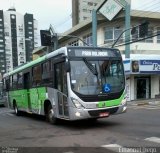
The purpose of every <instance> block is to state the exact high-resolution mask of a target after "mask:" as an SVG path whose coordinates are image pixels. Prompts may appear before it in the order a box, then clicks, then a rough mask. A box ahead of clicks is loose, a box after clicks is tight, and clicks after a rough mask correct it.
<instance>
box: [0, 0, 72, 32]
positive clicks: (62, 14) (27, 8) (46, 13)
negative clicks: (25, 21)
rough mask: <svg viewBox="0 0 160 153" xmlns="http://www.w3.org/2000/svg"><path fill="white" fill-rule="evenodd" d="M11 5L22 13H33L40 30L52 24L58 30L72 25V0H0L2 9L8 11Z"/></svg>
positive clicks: (0, 8)
mask: <svg viewBox="0 0 160 153" xmlns="http://www.w3.org/2000/svg"><path fill="white" fill-rule="evenodd" d="M11 6H14V7H15V8H16V11H17V12H18V13H20V14H25V13H30V14H33V15H34V18H35V19H36V20H38V27H39V30H40V29H44V30H45V29H48V28H49V25H50V24H52V26H53V28H54V29H55V30H56V32H61V31H62V32H64V31H66V30H67V29H68V28H70V27H71V23H72V20H71V13H72V10H71V8H72V5H71V0H0V10H3V11H7V10H8V9H9V8H10V7H11Z"/></svg>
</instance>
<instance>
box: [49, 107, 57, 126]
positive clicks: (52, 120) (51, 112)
mask: <svg viewBox="0 0 160 153" xmlns="http://www.w3.org/2000/svg"><path fill="white" fill-rule="evenodd" d="M47 121H48V122H49V123H51V124H57V123H58V119H57V118H56V117H55V114H54V110H53V108H52V106H51V105H49V106H48V110H47Z"/></svg>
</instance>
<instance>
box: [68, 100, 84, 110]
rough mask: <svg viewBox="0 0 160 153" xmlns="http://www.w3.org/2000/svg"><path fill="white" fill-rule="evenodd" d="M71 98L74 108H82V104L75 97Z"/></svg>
mask: <svg viewBox="0 0 160 153" xmlns="http://www.w3.org/2000/svg"><path fill="white" fill-rule="evenodd" d="M71 99H72V102H73V104H74V106H75V107H76V108H78V109H81V108H84V107H83V105H82V104H81V103H80V102H79V101H78V100H77V99H74V98H71Z"/></svg>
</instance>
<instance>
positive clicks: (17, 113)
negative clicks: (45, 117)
mask: <svg viewBox="0 0 160 153" xmlns="http://www.w3.org/2000/svg"><path fill="white" fill-rule="evenodd" d="M13 107H14V112H15V114H16V115H17V116H20V111H19V110H18V107H17V104H16V103H14V105H13Z"/></svg>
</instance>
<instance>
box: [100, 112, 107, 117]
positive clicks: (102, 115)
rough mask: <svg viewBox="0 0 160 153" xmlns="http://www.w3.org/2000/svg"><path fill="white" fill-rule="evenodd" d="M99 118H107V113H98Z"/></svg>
mask: <svg viewBox="0 0 160 153" xmlns="http://www.w3.org/2000/svg"><path fill="white" fill-rule="evenodd" d="M99 116H100V117H107V116H109V113H108V112H104V113H100V114H99Z"/></svg>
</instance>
